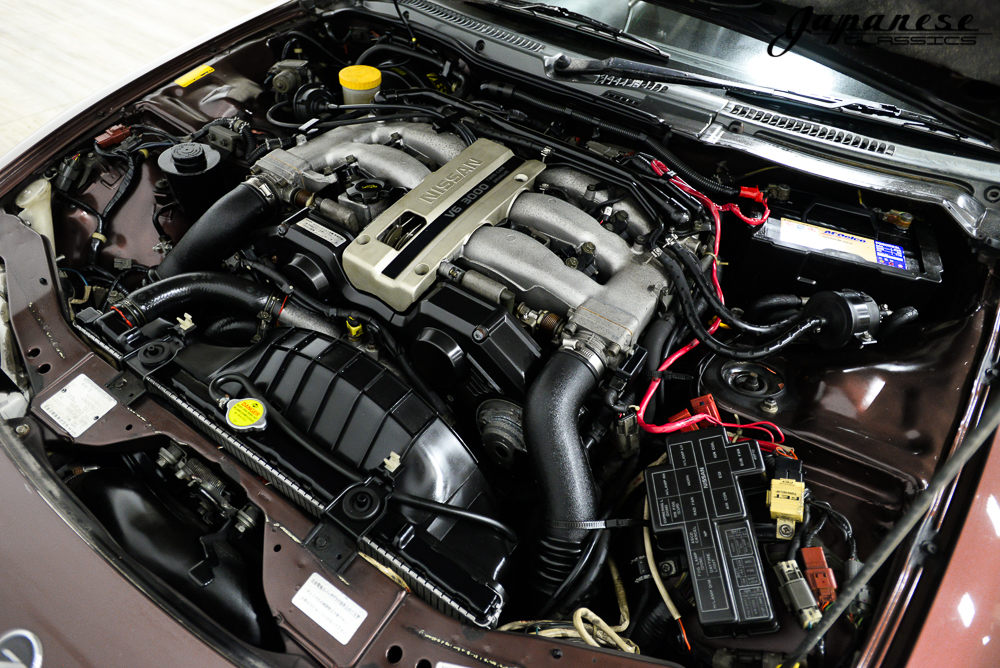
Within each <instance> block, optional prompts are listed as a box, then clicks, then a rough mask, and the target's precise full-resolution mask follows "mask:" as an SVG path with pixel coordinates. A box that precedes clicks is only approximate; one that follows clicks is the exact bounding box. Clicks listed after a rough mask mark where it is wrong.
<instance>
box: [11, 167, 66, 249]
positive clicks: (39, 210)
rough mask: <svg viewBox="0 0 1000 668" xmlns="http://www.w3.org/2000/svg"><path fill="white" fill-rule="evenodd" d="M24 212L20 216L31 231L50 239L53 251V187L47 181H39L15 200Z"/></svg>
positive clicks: (54, 243)
mask: <svg viewBox="0 0 1000 668" xmlns="http://www.w3.org/2000/svg"><path fill="white" fill-rule="evenodd" d="M14 204H16V205H18V206H19V207H21V208H22V209H24V211H22V212H21V213H20V214H18V215H19V216H20V217H21V220H23V221H24V222H25V223H27V224H28V225H29V226H30V227H31V229H33V230H34V231H35V232H38V233H39V234H41V235H42V236H43V237H48V239H49V243H50V244H52V249H53V250H55V247H56V240H55V234H54V232H53V229H52V186H51V185H50V184H49V182H48V181H47V180H46V179H38V180H37V181H35V182H33V183H32V184H31V185H29V186H28V187H27V188H25V189H24V190H22V191H21V193H20V194H19V195H18V196H17V199H15V200H14Z"/></svg>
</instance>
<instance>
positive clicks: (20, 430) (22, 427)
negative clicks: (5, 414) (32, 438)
mask: <svg viewBox="0 0 1000 668" xmlns="http://www.w3.org/2000/svg"><path fill="white" fill-rule="evenodd" d="M29 431H31V427H29V426H28V425H26V424H19V425H17V427H16V428H15V429H14V433H15V434H17V435H18V436H27V435H28V432H29Z"/></svg>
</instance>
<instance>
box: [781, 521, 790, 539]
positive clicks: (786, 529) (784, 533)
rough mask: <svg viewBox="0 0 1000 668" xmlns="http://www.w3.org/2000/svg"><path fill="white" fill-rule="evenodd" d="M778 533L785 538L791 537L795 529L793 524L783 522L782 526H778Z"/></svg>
mask: <svg viewBox="0 0 1000 668" xmlns="http://www.w3.org/2000/svg"><path fill="white" fill-rule="evenodd" d="M778 533H779V534H781V536H782V537H783V538H791V537H792V533H793V529H792V527H791V526H789V525H787V524H782V525H781V526H780V527H778Z"/></svg>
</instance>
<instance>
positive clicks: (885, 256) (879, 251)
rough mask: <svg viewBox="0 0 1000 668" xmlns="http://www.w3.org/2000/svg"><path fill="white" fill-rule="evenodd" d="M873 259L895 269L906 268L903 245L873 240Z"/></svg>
mask: <svg viewBox="0 0 1000 668" xmlns="http://www.w3.org/2000/svg"><path fill="white" fill-rule="evenodd" d="M875 260H876V261H877V262H878V263H879V264H884V265H885V266H887V267H896V268H897V269H906V258H904V257H903V247H902V246H896V245H893V244H885V243H882V242H881V241H876V242H875Z"/></svg>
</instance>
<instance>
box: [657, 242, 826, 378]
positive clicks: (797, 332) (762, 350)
mask: <svg viewBox="0 0 1000 668" xmlns="http://www.w3.org/2000/svg"><path fill="white" fill-rule="evenodd" d="M659 260H660V263H661V264H662V265H663V267H664V268H665V269H666V270H667V273H668V274H670V278H671V279H672V280H673V281H674V287H675V288H676V290H677V295H678V297H679V298H680V300H681V313H682V314H683V315H684V322H685V323H686V324H687V326H688V327H690V328H691V331H692V333H693V334H694V337H695V338H696V339H698V341H700V342H701V343H702V344H703V345H704V346H705V347H706V348H708V349H709V350H711V351H712V352H713V353H716V354H717V355H722V356H723V357H729V358H731V359H735V360H756V359H761V358H762V357H768V356H769V355H773V354H774V353H776V352H778V351H779V350H781V349H783V348H786V347H788V346H789V345H790V344H791V343H792V342H794V341H795V340H796V339H798V338H800V337H802V336H803V335H805V334H807V333H809V332H810V331H811V330H813V329H815V328H816V327H817V326H820V325H822V324H824V322H825V321H824V320H823V319H822V318H806V319H805V320H803V321H801V322H799V323H798V324H796V325H795V326H793V327H792V328H791V329H789V330H788V331H786V332H785V333H784V334H782V335H781V336H779V337H778V338H776V339H774V340H772V341H769V342H768V343H765V344H763V345H760V346H757V347H754V348H734V347H733V346H729V345H726V344H725V343H722V342H721V341H718V340H716V339H714V338H712V335H711V334H709V333H708V329H706V328H705V326H704V325H703V324H702V323H701V319H700V318H699V317H698V313H697V311H696V307H695V300H694V297H693V296H692V295H691V286H690V285H689V284H688V282H687V279H686V278H685V277H684V270H683V269H681V266H680V265H679V264H678V263H677V261H676V260H674V259H673V258H672V257H671V255H670V253H661V254H660V256H659Z"/></svg>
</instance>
